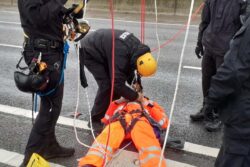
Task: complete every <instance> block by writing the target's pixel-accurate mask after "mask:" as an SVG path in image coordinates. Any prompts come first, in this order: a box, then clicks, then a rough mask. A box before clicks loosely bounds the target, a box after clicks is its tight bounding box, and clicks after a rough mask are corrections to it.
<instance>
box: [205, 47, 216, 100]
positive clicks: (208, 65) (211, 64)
mask: <svg viewBox="0 0 250 167" xmlns="http://www.w3.org/2000/svg"><path fill="white" fill-rule="evenodd" d="M215 73H216V64H215V60H214V59H213V55H212V54H211V53H210V52H209V51H208V50H205V53H204V56H203V58H202V92H203V97H206V96H207V93H208V89H209V87H210V82H211V78H212V76H213V75H214V74H215Z"/></svg>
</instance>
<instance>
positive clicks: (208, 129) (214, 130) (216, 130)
mask: <svg viewBox="0 0 250 167" xmlns="http://www.w3.org/2000/svg"><path fill="white" fill-rule="evenodd" d="M205 129H206V130H207V131H208V132H218V131H220V130H221V128H218V129H210V128H205Z"/></svg>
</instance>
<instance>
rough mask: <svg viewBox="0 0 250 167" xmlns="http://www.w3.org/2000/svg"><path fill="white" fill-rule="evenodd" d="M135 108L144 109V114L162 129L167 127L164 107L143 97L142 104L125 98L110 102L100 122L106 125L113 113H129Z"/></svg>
mask: <svg viewBox="0 0 250 167" xmlns="http://www.w3.org/2000/svg"><path fill="white" fill-rule="evenodd" d="M142 107H143V108H142ZM135 110H140V111H141V110H144V112H145V113H144V114H147V115H148V116H150V118H151V120H152V121H154V122H155V123H157V124H158V125H159V127H161V128H162V129H166V128H167V125H168V117H167V116H166V114H165V111H164V109H163V108H162V107H161V106H160V105H159V104H158V103H156V102H154V101H152V100H149V99H147V98H144V101H143V103H142V106H141V104H140V103H138V102H128V101H126V100H116V101H114V102H112V103H111V104H110V106H109V108H108V110H107V112H106V114H105V116H104V118H103V119H102V122H103V123H104V124H106V125H107V124H108V123H109V121H113V120H112V117H114V115H115V114H118V113H119V112H122V111H123V112H127V113H128V114H129V113H130V112H131V111H135ZM132 115H133V114H132ZM131 121H132V120H131ZM149 121H150V120H149ZM150 123H152V122H150Z"/></svg>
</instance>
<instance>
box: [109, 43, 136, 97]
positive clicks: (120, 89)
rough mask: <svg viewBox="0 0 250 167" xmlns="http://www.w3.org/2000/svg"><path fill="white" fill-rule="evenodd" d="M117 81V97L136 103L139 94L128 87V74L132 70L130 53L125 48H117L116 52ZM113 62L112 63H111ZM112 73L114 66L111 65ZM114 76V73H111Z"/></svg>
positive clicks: (115, 83)
mask: <svg viewBox="0 0 250 167" xmlns="http://www.w3.org/2000/svg"><path fill="white" fill-rule="evenodd" d="M115 53H116V54H115V81H114V89H115V92H116V94H117V95H120V96H122V97H124V98H125V99H128V100H130V101H134V100H136V99H137V97H138V93H137V92H135V91H134V90H132V89H131V88H130V87H129V86H127V85H126V81H127V79H128V77H129V76H128V73H129V71H130V70H131V69H128V68H129V67H130V65H129V63H130V62H129V59H128V53H127V50H126V48H125V47H123V46H120V47H119V46H116V52H115ZM109 62H111V61H109ZM109 68H110V71H112V70H111V69H112V64H109ZM110 76H112V73H110Z"/></svg>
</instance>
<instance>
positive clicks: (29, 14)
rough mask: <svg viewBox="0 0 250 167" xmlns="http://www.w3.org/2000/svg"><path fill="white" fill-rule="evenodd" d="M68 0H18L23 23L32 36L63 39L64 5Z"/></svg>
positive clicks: (27, 32) (28, 33) (25, 30)
mask: <svg viewBox="0 0 250 167" xmlns="http://www.w3.org/2000/svg"><path fill="white" fill-rule="evenodd" d="M66 2H67V0H18V9H19V13H20V19H21V24H22V27H23V30H24V32H25V33H26V34H27V35H28V36H29V37H30V38H42V39H47V40H57V41H63V25H62V24H63V21H62V19H63V14H62V9H64V7H63V5H64V4H65V3H66Z"/></svg>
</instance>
